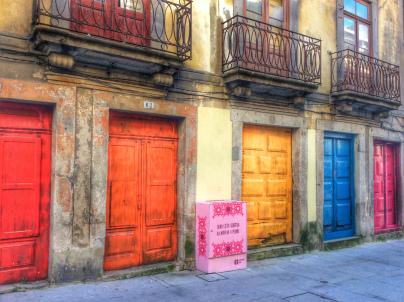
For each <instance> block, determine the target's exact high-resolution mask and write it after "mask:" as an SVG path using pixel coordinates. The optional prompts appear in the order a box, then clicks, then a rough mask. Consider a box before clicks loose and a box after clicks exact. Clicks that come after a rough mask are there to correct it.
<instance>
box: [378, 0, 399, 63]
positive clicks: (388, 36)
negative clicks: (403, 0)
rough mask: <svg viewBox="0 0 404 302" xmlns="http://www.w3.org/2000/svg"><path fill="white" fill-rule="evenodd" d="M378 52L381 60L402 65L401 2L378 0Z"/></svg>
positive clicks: (397, 0)
mask: <svg viewBox="0 0 404 302" xmlns="http://www.w3.org/2000/svg"><path fill="white" fill-rule="evenodd" d="M377 4H378V23H379V25H380V26H379V28H378V40H379V43H378V44H379V45H378V51H379V58H380V59H382V60H385V61H387V62H390V63H392V64H400V44H401V43H400V41H401V38H402V30H400V24H402V23H401V22H400V16H401V10H400V7H401V5H400V1H399V0H378V3H377Z"/></svg>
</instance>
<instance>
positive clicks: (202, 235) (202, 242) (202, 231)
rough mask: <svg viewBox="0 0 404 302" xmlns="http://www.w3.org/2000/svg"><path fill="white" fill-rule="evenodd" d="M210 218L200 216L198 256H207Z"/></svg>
mask: <svg viewBox="0 0 404 302" xmlns="http://www.w3.org/2000/svg"><path fill="white" fill-rule="evenodd" d="M207 219H208V217H206V216H205V217H199V216H198V255H199V256H204V257H205V256H206V232H207V229H206V220H207Z"/></svg>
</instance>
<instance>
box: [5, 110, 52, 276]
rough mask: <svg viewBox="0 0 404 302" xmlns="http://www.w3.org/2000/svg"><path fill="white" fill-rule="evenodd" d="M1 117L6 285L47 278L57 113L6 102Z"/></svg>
mask: <svg viewBox="0 0 404 302" xmlns="http://www.w3.org/2000/svg"><path fill="white" fill-rule="evenodd" d="M3 117H4V119H3ZM26 117H27V119H26ZM0 120H1V125H0V284H3V283H10V282H19V281H22V280H27V281H35V280H40V279H44V278H46V276H47V270H48V255H49V251H48V248H49V203H50V158H51V156H50V154H51V150H50V145H51V134H50V122H49V120H51V112H50V110H48V109H47V108H45V107H41V106H38V107H36V106H32V105H20V104H11V103H2V104H0ZM45 120H46V122H45ZM22 126H23V127H24V129H23V130H22V129H21V128H20V127H22ZM41 127H42V129H41ZM48 127H49V128H48ZM17 129H18V130H17Z"/></svg>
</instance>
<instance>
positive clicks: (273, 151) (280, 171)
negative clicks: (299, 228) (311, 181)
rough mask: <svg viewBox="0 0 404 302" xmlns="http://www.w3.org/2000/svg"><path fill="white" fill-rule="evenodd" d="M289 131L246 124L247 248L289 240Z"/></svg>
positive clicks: (244, 171)
mask: <svg viewBox="0 0 404 302" xmlns="http://www.w3.org/2000/svg"><path fill="white" fill-rule="evenodd" d="M291 157H292V155H291V131H290V130H289V129H281V128H279V129H277V128H266V127H261V126H253V125H246V126H245V127H244V131H243V168H242V169H243V176H242V177H243V180H242V199H243V200H245V201H247V210H248V245H249V246H250V247H256V246H267V245H273V244H282V243H287V242H290V241H292V172H291V171H292V167H291Z"/></svg>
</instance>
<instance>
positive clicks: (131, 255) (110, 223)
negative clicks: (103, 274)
mask: <svg viewBox="0 0 404 302" xmlns="http://www.w3.org/2000/svg"><path fill="white" fill-rule="evenodd" d="M140 151H141V141H139V140H134V139H127V138H111V139H110V142H109V176H108V191H107V194H108V195H107V236H106V242H105V247H106V248H105V261H104V267H105V269H106V270H109V269H119V268H124V267H130V266H135V265H139V263H140V247H141V237H140V219H141V206H142V205H141V200H140V198H141V196H140V194H141V193H140V189H141V188H140V186H141V174H140V167H141V154H140Z"/></svg>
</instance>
